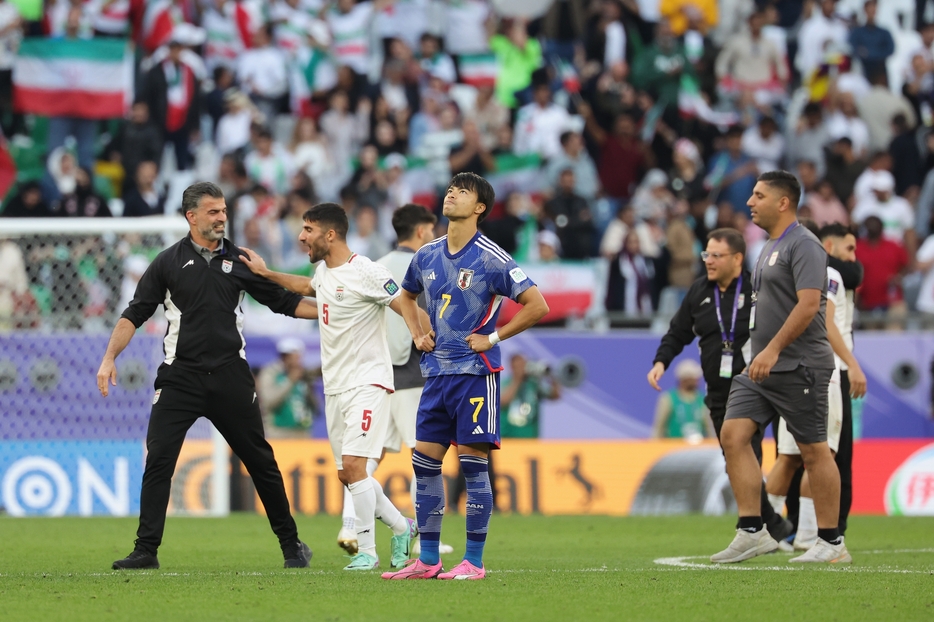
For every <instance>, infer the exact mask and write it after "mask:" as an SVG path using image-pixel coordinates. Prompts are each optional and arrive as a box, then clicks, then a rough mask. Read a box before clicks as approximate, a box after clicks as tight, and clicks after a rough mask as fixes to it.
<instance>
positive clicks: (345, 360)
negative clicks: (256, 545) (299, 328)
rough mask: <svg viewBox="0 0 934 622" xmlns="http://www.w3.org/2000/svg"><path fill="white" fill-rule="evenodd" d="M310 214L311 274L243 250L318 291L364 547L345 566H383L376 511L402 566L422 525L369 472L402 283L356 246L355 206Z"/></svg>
mask: <svg viewBox="0 0 934 622" xmlns="http://www.w3.org/2000/svg"><path fill="white" fill-rule="evenodd" d="M303 221H304V225H303V227H302V233H301V234H300V235H299V238H298V239H299V240H300V241H301V242H302V243H303V244H304V245H305V246H307V247H308V256H309V258H310V259H311V262H312V263H314V264H315V272H314V277H312V279H311V280H310V281H309V280H308V279H307V278H306V277H302V276H296V275H291V274H284V273H281V272H272V271H271V270H269V269H268V268H267V267H266V264H265V262H264V261H263V259H262V258H261V257H260V256H259V255H257V254H256V253H255V252H253V251H251V250H249V249H245V248H244V249H242V250H243V251H244V252H245V253H247V255H248V257H243V256H241V260H242V261H243V262H244V263H246V264H247V266H249V268H250V270H252V271H253V272H255V273H256V274H261V275H265V276H266V278H269V279H271V280H272V281H274V282H275V283H278V284H279V285H281V286H282V287H285V288H286V289H288V290H290V291H293V292H296V293H299V294H302V295H304V296H316V297H317V303H318V318H319V328H320V330H321V375H322V378H323V381H324V396H325V398H324V399H325V408H324V409H325V417H326V419H327V426H328V438H329V439H330V442H331V449H332V451H333V453H334V461H335V463H336V464H337V475H338V477H339V478H340V480H341V483H343V484H344V485H345V486H347V488H348V490H349V491H350V493H351V495H352V497H353V505H354V510H355V512H356V530H357V542H358V552H357V553H356V554H355V555H354V556H353V557H352V558H351V560H350V563H349V564H348V565H347V566H346V567H345V568H344V569H345V570H350V571H366V570H372V569H374V568H377V567H378V566H379V557H378V556H377V554H376V537H375V534H374V528H375V525H374V519H375V517H376V516H379V518H380V520H381V521H382V522H383V523H385V524H386V525H387V526H388V527H389V528H390V529H392V531H393V538H392V562H391V564H392V567H393V568H401V567H402V566H403V565H404V564H405V562H406V561H408V559H409V554H410V550H411V542H412V539H413V538H414V537H415V536H416V535H418V528H417V526H416V524H415V521H413V520H412V519H409V518H406V517H404V516H402V514H401V513H400V512H399V510H398V509H396V507H395V506H394V505H393V504H392V502H391V501H390V500H389V498H388V497H386V495H385V494H383V489H382V486H381V485H380V484H379V483H378V482H377V481H376V480H375V479H373V478H372V477H371V476H370V475H369V474H368V473H367V460H368V459H371V458H372V459H377V458H379V457H380V456H381V455H382V452H383V444H384V442H385V439H386V432H387V429H388V426H389V421H390V394H392V392H393V391H394V390H395V385H394V383H393V371H392V358H391V355H390V353H389V344H388V341H387V333H386V314H385V308H386V307H387V306H388V307H389V308H391V309H393V310H394V311H396V312H397V313H401V304H400V298H399V291H400V289H399V285H397V284H396V281H395V280H394V279H393V278H392V273H391V272H390V271H389V269H388V268H386V267H385V266H383V265H380V264H377V263H374V262H372V261H370V260H369V259H367V258H366V257H362V256H360V255H357V254H356V253H354V252H352V251H351V250H350V248H348V246H347V242H346V238H347V229H348V222H347V214H346V212H345V211H344V208H342V207H341V206H340V205H337V204H336V203H321V204H318V205H316V206H314V207H313V208H311V209H310V210H308V211H307V212H305V214H304V215H303ZM420 321H421V319H420V318H419V317H418V316H416V315H412V316H410V317H407V318H406V325H407V326H409V332H410V334H411V333H414V332H416V331H421V328H420V327H419V326H418V324H419V322H420ZM413 328H414V329H415V330H412V329H413ZM422 332H423V331H422Z"/></svg>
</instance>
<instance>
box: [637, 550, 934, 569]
mask: <svg viewBox="0 0 934 622" xmlns="http://www.w3.org/2000/svg"><path fill="white" fill-rule="evenodd" d="M886 553H894V554H906V553H934V549H888V550H886V549H876V550H872V551H855V554H856V555H882V554H886ZM692 559H703V560H707V559H709V558H708V557H707V556H706V555H684V556H681V557H660V558H658V559H656V560H654V562H655V563H656V564H658V565H660V566H670V567H675V568H680V569H684V570H740V571H762V570H770V571H789V570H790V571H797V570H803V569H805V568H808V569H813V570H823V571H829V572H868V573H880V574H934V569H930V570H907V569H901V568H891V567H885V566H883V567H875V568H867V567H865V566H823V565H811V564H802V565H800V566H741V565H738V564H713V563H710V562H707V563H697V562H692V561H689V560H692Z"/></svg>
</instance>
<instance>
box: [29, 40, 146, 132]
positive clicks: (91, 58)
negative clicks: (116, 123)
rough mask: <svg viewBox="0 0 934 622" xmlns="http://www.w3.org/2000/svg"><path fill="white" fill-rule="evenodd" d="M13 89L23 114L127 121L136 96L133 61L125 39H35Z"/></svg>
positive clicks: (30, 43) (31, 42)
mask: <svg viewBox="0 0 934 622" xmlns="http://www.w3.org/2000/svg"><path fill="white" fill-rule="evenodd" d="M13 87H14V91H13V103H14V106H15V108H16V110H17V111H19V112H23V113H30V114H37V115H42V116H54V117H58V116H63V117H81V118H84V119H110V118H114V117H122V116H123V114H124V112H125V111H126V109H127V107H128V105H129V103H130V99H131V97H132V94H133V56H132V53H131V52H130V50H129V47H128V46H127V42H126V41H125V40H122V39H110V38H101V39H43V38H29V39H26V40H24V41H23V43H22V45H21V46H20V50H19V55H18V56H17V57H16V63H15V65H14V66H13Z"/></svg>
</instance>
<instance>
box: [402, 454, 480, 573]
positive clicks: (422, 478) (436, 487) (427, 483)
mask: <svg viewBox="0 0 934 622" xmlns="http://www.w3.org/2000/svg"><path fill="white" fill-rule="evenodd" d="M412 467H413V469H414V470H415V518H416V519H417V520H418V531H419V533H420V534H421V548H422V551H421V554H420V555H419V559H421V560H422V563H424V564H428V565H429V566H434V565H435V564H437V563H438V562H439V561H440V554H439V553H438V543H439V542H440V541H441V519H442V518H444V479H443V478H442V477H441V461H440V460H435V459H434V458H429V457H428V456H426V455H425V454H423V453H420V452H418V451H415V452H413V453H412ZM487 487H489V483H488V484H487Z"/></svg>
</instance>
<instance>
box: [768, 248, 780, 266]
mask: <svg viewBox="0 0 934 622" xmlns="http://www.w3.org/2000/svg"><path fill="white" fill-rule="evenodd" d="M776 261H778V251H775V252H774V253H772V256H771V257H769V265H770V266H774V265H775V262H776Z"/></svg>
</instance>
